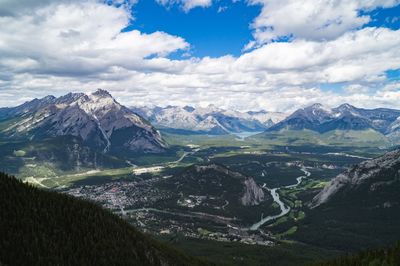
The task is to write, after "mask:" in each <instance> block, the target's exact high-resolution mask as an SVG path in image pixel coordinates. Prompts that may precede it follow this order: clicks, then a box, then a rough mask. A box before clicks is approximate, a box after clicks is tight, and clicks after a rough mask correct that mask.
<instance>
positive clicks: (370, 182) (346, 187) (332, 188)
mask: <svg viewBox="0 0 400 266" xmlns="http://www.w3.org/2000/svg"><path fill="white" fill-rule="evenodd" d="M399 179H400V150H396V151H392V152H388V153H386V154H385V155H383V156H381V157H378V158H376V159H373V160H368V161H364V162H362V163H360V164H358V165H355V166H353V167H351V168H350V169H348V170H346V171H345V172H343V173H342V174H339V175H338V176H337V177H335V178H334V179H333V180H332V181H331V182H330V183H329V184H328V185H327V186H326V187H325V188H324V189H323V190H322V191H321V192H320V193H319V194H318V195H317V196H315V198H314V199H313V201H312V206H313V207H317V206H319V205H321V204H324V203H327V202H329V201H330V200H331V199H332V198H333V197H335V196H337V195H340V196H343V197H346V196H351V195H352V194H355V193H357V194H359V193H363V195H364V196H365V197H367V198H372V197H375V196H376V195H378V194H380V193H384V192H387V191H389V190H391V187H394V186H395V185H396V184H398V183H399V182H400V181H399ZM381 198H382V197H381ZM382 199H383V198H382Z"/></svg>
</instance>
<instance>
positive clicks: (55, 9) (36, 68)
mask: <svg viewBox="0 0 400 266" xmlns="http://www.w3.org/2000/svg"><path fill="white" fill-rule="evenodd" d="M129 19H130V16H129V13H127V12H126V11H125V9H123V8H117V7H114V6H108V5H104V4H100V3H95V2H85V3H79V4H78V3H74V4H58V5H50V6H47V7H45V8H40V9H38V10H36V11H35V12H33V13H29V14H24V15H21V16H18V17H0V24H2V25H7V27H2V29H1V30H0V54H1V55H2V61H1V62H0V68H2V69H14V70H16V71H19V72H29V73H40V74H53V75H77V76H78V75H90V74H94V73H98V72H107V71H110V69H111V68H112V67H114V66H119V67H124V68H127V69H141V68H142V67H143V65H146V63H144V62H143V61H146V60H145V58H146V57H149V56H159V57H163V56H166V55H168V54H170V53H172V52H175V51H177V50H185V49H187V48H188V47H189V44H188V43H186V42H185V40H184V39H182V38H180V37H177V36H172V35H169V34H167V33H164V32H154V33H151V34H144V33H141V32H139V31H137V30H133V31H129V32H121V30H122V29H123V28H125V27H126V26H127V25H128V23H129ZM147 67H149V68H151V67H152V65H151V64H150V63H149V64H147Z"/></svg>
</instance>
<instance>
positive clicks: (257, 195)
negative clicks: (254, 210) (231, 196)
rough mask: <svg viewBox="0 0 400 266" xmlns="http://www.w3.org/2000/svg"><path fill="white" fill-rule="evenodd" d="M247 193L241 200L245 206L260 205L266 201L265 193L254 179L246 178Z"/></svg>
mask: <svg viewBox="0 0 400 266" xmlns="http://www.w3.org/2000/svg"><path fill="white" fill-rule="evenodd" d="M244 185H245V188H244V189H245V191H244V195H243V196H242V198H241V203H242V205H244V206H253V205H258V204H260V203H261V202H262V201H263V200H264V196H265V195H264V191H263V190H262V188H260V187H259V186H258V185H257V184H256V182H255V181H254V179H253V178H246V180H245V181H244Z"/></svg>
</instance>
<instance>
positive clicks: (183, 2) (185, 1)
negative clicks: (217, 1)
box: [156, 0, 212, 12]
mask: <svg viewBox="0 0 400 266" xmlns="http://www.w3.org/2000/svg"><path fill="white" fill-rule="evenodd" d="M156 1H157V2H158V3H159V4H161V5H164V6H171V5H175V4H177V5H180V6H181V7H182V9H183V10H184V11H185V12H188V11H189V10H191V9H193V8H196V7H203V8H204V7H209V6H211V5H212V0H156Z"/></svg>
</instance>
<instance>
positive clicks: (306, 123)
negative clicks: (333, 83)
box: [267, 104, 400, 140]
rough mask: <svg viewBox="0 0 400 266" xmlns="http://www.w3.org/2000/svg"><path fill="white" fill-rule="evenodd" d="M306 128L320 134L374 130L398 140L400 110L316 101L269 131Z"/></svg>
mask: <svg viewBox="0 0 400 266" xmlns="http://www.w3.org/2000/svg"><path fill="white" fill-rule="evenodd" d="M304 129H307V130H311V131H315V132H318V133H326V132H329V131H333V130H356V131H361V130H374V131H376V132H379V133H381V134H383V135H385V136H387V137H388V138H390V139H394V140H395V139H398V137H399V134H400V110H395V109H387V108H377V109H362V108H357V107H354V106H352V105H350V104H342V105H340V106H339V107H336V108H327V107H325V106H323V105H322V104H313V105H311V106H308V107H306V108H302V109H298V110H297V111H295V112H294V113H292V114H291V115H289V116H288V117H286V118H285V119H284V120H282V121H280V122H279V123H277V124H275V125H273V126H271V127H269V128H268V129H267V131H268V132H277V131H281V130H304Z"/></svg>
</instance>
